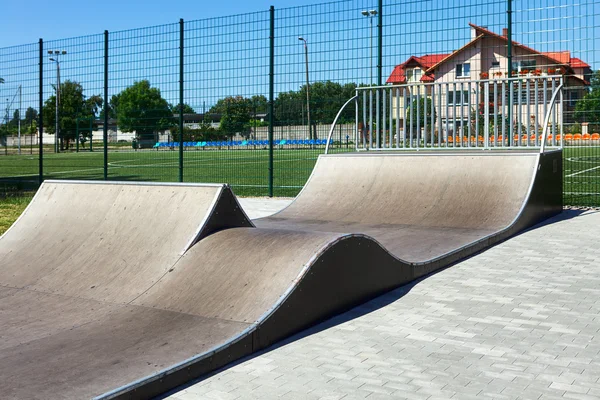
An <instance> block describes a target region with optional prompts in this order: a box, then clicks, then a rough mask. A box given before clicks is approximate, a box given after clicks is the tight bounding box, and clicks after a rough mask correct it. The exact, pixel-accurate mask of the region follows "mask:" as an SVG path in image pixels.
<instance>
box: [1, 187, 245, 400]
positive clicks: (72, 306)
mask: <svg viewBox="0 0 600 400" xmlns="http://www.w3.org/2000/svg"><path fill="white" fill-rule="evenodd" d="M232 226H247V227H249V226H252V223H251V222H250V221H249V220H248V219H247V218H246V216H245V214H244V212H243V211H242V210H241V209H240V207H239V206H238V205H237V200H236V199H235V196H233V194H232V193H231V190H230V189H229V187H227V186H224V185H153V184H118V183H106V184H105V183H90V182H87V183H81V182H54V181H47V182H45V183H44V184H43V185H42V186H41V187H40V189H39V190H38V193H37V194H36V196H35V197H34V199H33V200H32V202H31V204H30V205H29V207H28V208H27V209H26V210H25V212H24V213H23V215H22V216H21V217H20V218H19V220H18V221H17V222H16V223H15V224H14V225H13V226H12V227H11V228H10V229H9V230H8V231H7V232H6V233H5V234H4V235H3V236H2V237H0V298H1V301H0V337H1V338H2V341H0V393H2V397H3V398H44V399H48V398H85V397H92V396H95V395H98V394H100V393H103V392H105V391H107V390H110V389H111V388H114V387H116V386H119V385H123V384H126V383H127V382H130V381H132V380H135V379H138V378H139V377H140V376H144V375H145V374H149V373H153V372H155V371H156V370H157V369H160V368H164V367H167V366H168V365H169V364H172V363H175V362H177V361H180V360H181V359H182V358H185V357H187V356H188V352H187V350H185V349H186V348H187V347H188V346H190V345H192V344H195V345H196V346H195V347H196V348H197V349H200V348H204V349H209V348H210V347H212V346H213V345H214V343H212V342H211V340H215V339H214V338H218V339H217V342H216V343H219V340H220V338H222V337H229V336H231V335H234V334H236V333H238V332H239V331H241V330H243V329H244V328H245V326H244V324H237V323H233V322H227V321H220V322H218V323H215V324H213V325H211V326H207V321H205V320H203V319H202V318H198V317H194V316H190V315H185V314H180V313H172V312H165V311H162V310H153V309H147V308H145V307H136V306H133V305H131V304H132V302H134V300H135V299H137V298H138V297H140V296H141V295H143V293H144V292H145V291H147V290H148V289H150V288H151V287H152V286H153V285H155V284H156V283H157V282H158V281H160V279H161V278H162V277H163V276H164V275H165V274H168V273H169V271H170V269H171V268H172V266H173V265H174V264H175V263H176V262H177V261H178V260H179V259H180V258H181V256H182V255H183V254H184V253H185V251H186V250H187V249H189V248H190V246H192V245H193V244H194V243H195V242H197V241H198V240H200V239H201V238H203V237H205V236H206V235H209V234H210V233H213V232H216V231H218V230H220V229H225V228H228V227H232ZM197 329H202V330H203V332H204V333H205V336H204V337H197V335H195V334H193V332H194V331H196V330H197ZM144 371H145V372H144Z"/></svg>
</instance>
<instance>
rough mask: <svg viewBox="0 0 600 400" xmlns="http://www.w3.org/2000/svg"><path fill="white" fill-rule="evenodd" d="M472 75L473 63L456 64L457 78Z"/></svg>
mask: <svg viewBox="0 0 600 400" xmlns="http://www.w3.org/2000/svg"><path fill="white" fill-rule="evenodd" d="M470 76H471V64H469V63H464V64H456V77H457V78H468V77H470Z"/></svg>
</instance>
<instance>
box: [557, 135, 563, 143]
mask: <svg viewBox="0 0 600 400" xmlns="http://www.w3.org/2000/svg"><path fill="white" fill-rule="evenodd" d="M561 139H562V136H561V135H560V134H558V135H556V141H557V142H560V141H561Z"/></svg>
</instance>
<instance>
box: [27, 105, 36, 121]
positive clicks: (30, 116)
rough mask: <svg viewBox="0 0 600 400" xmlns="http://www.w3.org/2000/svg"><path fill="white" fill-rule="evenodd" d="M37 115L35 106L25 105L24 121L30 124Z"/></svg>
mask: <svg viewBox="0 0 600 400" xmlns="http://www.w3.org/2000/svg"><path fill="white" fill-rule="evenodd" d="M37 117H38V112H37V110H36V109H35V108H32V107H27V110H25V123H26V124H27V125H31V124H32V123H33V122H34V121H35V120H36V119H37Z"/></svg>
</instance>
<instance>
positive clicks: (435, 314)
mask: <svg viewBox="0 0 600 400" xmlns="http://www.w3.org/2000/svg"><path fill="white" fill-rule="evenodd" d="M289 201H290V200H281V199H275V200H271V199H240V203H241V205H242V207H243V208H244V209H245V210H246V211H247V212H248V214H249V216H250V218H257V217H261V216H265V215H268V214H269V213H271V212H275V211H277V210H279V209H280V208H282V207H283V206H285V205H286V204H287V202H289ZM599 237H600V213H599V212H598V211H582V210H565V212H563V213H562V214H561V215H559V216H558V217H554V218H552V219H551V220H549V221H546V222H544V223H543V224H541V225H538V226H536V227H534V228H533V229H530V230H528V231H525V232H523V233H522V234H519V235H517V236H516V237H513V238H511V239H509V240H507V241H505V242H503V243H500V244H499V245H497V246H495V247H493V248H491V249H489V250H487V251H485V252H483V253H480V254H478V255H476V256H473V257H471V258H469V259H467V260H464V261H462V262H459V263H457V264H455V265H453V266H451V267H450V268H447V269H444V270H442V271H440V272H438V273H436V274H433V275H431V276H428V277H426V278H424V279H421V280H419V281H416V282H413V283H411V284H408V285H405V286H403V287H401V288H398V289H397V290H394V291H392V292H390V293H387V294H385V295H383V296H380V297H378V298H376V299H374V300H372V301H370V302H369V303H366V304H364V305H361V306H359V307H357V308H354V309H352V310H351V311H349V312H347V313H345V314H342V315H339V316H337V317H334V318H332V319H330V320H328V321H325V322H324V323H321V324H319V325H317V326H315V327H314V328H311V329H308V330H306V331H303V332H301V333H300V334H297V335H295V336H293V337H291V338H289V339H287V340H285V341H283V342H281V343H279V344H277V345H275V346H272V347H271V348H268V349H267V350H265V351H262V352H259V353H258V354H256V355H255V356H251V357H248V358H244V359H242V360H240V361H238V362H235V363H233V365H230V366H228V367H226V368H224V369H222V370H219V371H217V372H216V373H214V374H211V375H210V376H209V377H205V378H203V379H201V380H197V381H195V382H192V383H190V384H188V385H186V386H184V387H180V388H178V389H177V390H174V391H171V392H170V393H168V394H167V395H165V396H164V398H168V399H171V400H190V399H275V398H285V399H347V400H349V399H365V398H366V399H373V400H374V399H395V398H397V399H432V400H433V399H474V398H478V399H598V398H600V354H599V353H600V340H599V338H598V337H599V335H600V313H599V312H598V310H599V309H600V299H599V297H598V294H600V289H599V285H598V284H599V283H600V252H599V251H598V250H597V248H598V238H599Z"/></svg>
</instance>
